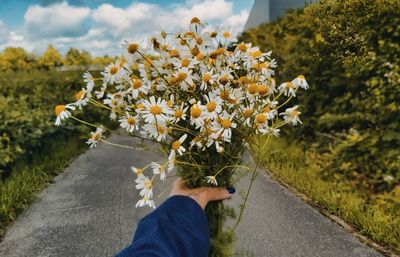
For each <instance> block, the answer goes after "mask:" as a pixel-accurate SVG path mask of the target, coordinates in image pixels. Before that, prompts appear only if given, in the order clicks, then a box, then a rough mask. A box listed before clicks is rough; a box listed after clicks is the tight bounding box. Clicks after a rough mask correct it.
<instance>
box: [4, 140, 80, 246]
mask: <svg viewBox="0 0 400 257" xmlns="http://www.w3.org/2000/svg"><path fill="white" fill-rule="evenodd" d="M86 149H87V146H85V143H84V141H83V140H82V139H80V138H79V136H78V135H76V134H73V135H58V136H56V135H55V136H52V137H50V138H48V139H47V140H46V142H45V143H44V144H43V146H42V148H41V149H38V151H37V152H35V154H33V157H29V158H26V159H24V160H21V161H20V162H19V163H17V164H16V165H15V166H14V168H13V170H12V172H11V175H10V176H9V177H7V178H6V179H5V180H4V181H0V241H1V239H2V238H3V236H4V234H5V232H6V229H7V227H8V226H9V225H10V224H11V223H12V222H13V221H14V220H15V218H16V217H17V215H18V214H19V213H21V212H22V211H23V210H25V209H26V208H27V207H28V206H29V205H30V204H31V203H32V202H33V201H34V200H35V199H36V197H37V194H38V193H39V192H41V191H42V190H43V189H44V188H45V187H46V185H48V184H49V183H52V182H53V178H54V177H55V176H56V175H58V174H59V173H60V172H62V171H63V170H64V168H65V167H66V166H67V165H68V164H69V163H70V162H71V160H72V159H73V158H74V157H76V156H77V155H78V154H80V153H82V152H83V151H84V150H86Z"/></svg>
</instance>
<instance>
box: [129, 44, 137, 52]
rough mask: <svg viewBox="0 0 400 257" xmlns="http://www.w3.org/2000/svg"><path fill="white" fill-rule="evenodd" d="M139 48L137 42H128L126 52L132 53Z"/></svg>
mask: <svg viewBox="0 0 400 257" xmlns="http://www.w3.org/2000/svg"><path fill="white" fill-rule="evenodd" d="M138 49H139V45H138V44H130V45H129V46H128V53H130V54H134V53H136V51H137V50H138Z"/></svg>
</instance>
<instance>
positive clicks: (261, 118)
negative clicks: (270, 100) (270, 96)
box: [256, 113, 267, 124]
mask: <svg viewBox="0 0 400 257" xmlns="http://www.w3.org/2000/svg"><path fill="white" fill-rule="evenodd" d="M266 121H267V116H265V114H262V113H259V114H257V115H256V122H257V123H260V124H262V123H264V122H266Z"/></svg>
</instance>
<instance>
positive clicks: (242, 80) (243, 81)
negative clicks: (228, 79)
mask: <svg viewBox="0 0 400 257" xmlns="http://www.w3.org/2000/svg"><path fill="white" fill-rule="evenodd" d="M239 83H240V84H242V85H245V84H249V83H250V80H249V78H248V77H247V76H242V77H240V78H239Z"/></svg>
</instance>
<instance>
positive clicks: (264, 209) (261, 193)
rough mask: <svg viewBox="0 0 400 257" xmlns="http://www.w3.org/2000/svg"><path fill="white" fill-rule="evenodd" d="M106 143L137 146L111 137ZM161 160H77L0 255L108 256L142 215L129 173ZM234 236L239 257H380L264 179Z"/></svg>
mask: <svg viewBox="0 0 400 257" xmlns="http://www.w3.org/2000/svg"><path fill="white" fill-rule="evenodd" d="M110 140H111V141H112V142H116V143H124V144H130V145H135V144H136V141H135V140H134V139H131V138H126V137H122V136H117V135H112V136H111V137H110ZM161 158H162V157H161V156H160V155H157V154H155V151H152V150H146V151H140V150H125V149H121V148H115V147H112V146H109V145H104V144H102V145H100V146H99V147H98V148H96V149H94V150H92V151H88V152H86V153H85V154H83V155H81V156H80V157H79V158H78V159H76V160H75V161H74V162H73V163H72V164H71V165H70V166H69V167H68V168H67V170H66V171H65V172H64V173H63V174H61V175H59V176H58V177H57V178H56V179H55V181H56V183H55V184H52V185H50V186H49V187H48V188H47V189H46V190H44V191H43V192H42V193H41V194H40V195H39V198H38V199H37V201H36V202H35V203H34V204H33V205H32V206H31V207H30V208H29V209H28V210H26V211H25V212H24V213H23V214H22V215H20V216H19V218H18V219H17V221H16V222H15V223H14V224H13V226H12V227H11V228H10V229H9V231H8V233H7V234H6V237H5V239H4V240H3V242H2V243H0V256H1V257H28V256H29V257H31V256H35V257H45V256H46V257H47V256H48V257H50V256H51V257H61V256H66V257H80V256H82V257H83V256H85V257H101V256H113V255H114V254H115V253H116V252H118V251H119V250H120V249H122V248H123V247H124V246H125V245H127V244H128V243H129V242H130V241H131V240H132V234H133V232H134V230H135V227H136V225H137V221H138V220H139V219H140V218H141V217H143V216H144V215H145V214H146V213H148V211H149V209H147V208H145V209H144V208H141V209H136V208H135V207H134V205H135V203H136V201H137V199H138V198H137V191H136V189H134V185H135V184H134V176H133V174H132V173H131V171H130V170H129V166H131V165H137V166H143V165H145V164H147V163H149V162H150V161H151V160H155V161H157V160H159V159H161ZM171 180H172V179H171ZM246 181H247V180H243V182H246ZM164 185H166V184H164ZM245 186H246V183H240V184H239V185H237V186H236V187H237V189H238V190H239V191H240V190H243V189H244V188H245ZM156 192H157V190H156ZM158 192H160V191H159V190H158ZM166 196H167V194H164V195H163V196H162V197H161V198H160V199H159V200H158V202H161V201H162V200H163V199H164V198H165V197H166ZM240 200H241V197H239V195H238V194H237V195H235V197H234V199H233V200H230V201H229V204H230V205H233V206H237V205H238V204H239V203H240ZM237 232H238V236H239V243H238V245H237V248H238V249H241V250H243V251H247V252H250V253H252V255H246V256H260V257H263V256H271V257H286V256H287V257H291V256H304V257H309V256H321V257H328V256H332V257H342V256H343V257H353V256H354V257H364V256H365V257H372V256H376V257H378V256H380V257H381V255H380V254H378V253H377V252H376V251H374V250H372V249H371V248H369V247H367V246H365V245H363V244H362V243H360V242H359V241H358V240H357V239H355V238H353V237H352V236H350V235H349V234H347V233H346V232H345V231H344V230H343V229H342V228H341V227H340V226H338V225H337V224H335V223H333V222H331V221H330V220H328V219H326V218H325V217H323V216H322V215H320V214H319V213H318V212H317V211H316V210H314V209H313V208H311V207H310V206H308V205H306V204H304V203H303V202H302V201H301V200H300V199H298V198H297V197H296V196H294V195H293V194H291V193H290V192H288V191H287V189H285V188H284V187H282V186H280V185H279V184H278V183H276V182H274V181H272V180H271V179H270V178H269V177H268V176H267V175H266V174H265V173H264V172H260V175H259V176H258V177H257V179H256V181H255V184H254V187H253V191H252V194H251V198H250V200H249V202H248V207H247V209H246V212H245V215H244V218H243V220H242V223H241V224H240V225H239V227H238V230H237ZM188 257H190V256H188Z"/></svg>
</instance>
